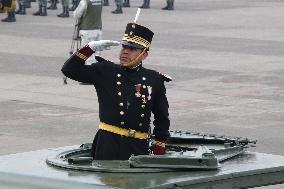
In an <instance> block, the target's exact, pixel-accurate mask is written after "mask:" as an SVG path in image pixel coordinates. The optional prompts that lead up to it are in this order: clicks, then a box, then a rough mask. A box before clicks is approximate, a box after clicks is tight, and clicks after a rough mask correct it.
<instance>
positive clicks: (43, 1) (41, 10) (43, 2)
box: [33, 0, 47, 16]
mask: <svg viewBox="0 0 284 189" xmlns="http://www.w3.org/2000/svg"><path fill="white" fill-rule="evenodd" d="M46 6H47V0H38V11H37V12H35V13H33V15H34V16H47V12H46Z"/></svg>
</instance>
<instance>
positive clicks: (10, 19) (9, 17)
mask: <svg viewBox="0 0 284 189" xmlns="http://www.w3.org/2000/svg"><path fill="white" fill-rule="evenodd" d="M1 21H2V22H16V18H15V11H12V12H8V13H7V18H4V19H2V20H1Z"/></svg>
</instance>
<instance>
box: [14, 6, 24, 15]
mask: <svg viewBox="0 0 284 189" xmlns="http://www.w3.org/2000/svg"><path fill="white" fill-rule="evenodd" d="M15 13H16V14H22V15H24V14H26V6H25V4H22V5H19V10H17V11H16V12H15Z"/></svg>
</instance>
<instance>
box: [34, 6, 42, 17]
mask: <svg viewBox="0 0 284 189" xmlns="http://www.w3.org/2000/svg"><path fill="white" fill-rule="evenodd" d="M41 14H42V10H41V5H38V11H36V12H35V13H33V15H34V16H39V15H41Z"/></svg>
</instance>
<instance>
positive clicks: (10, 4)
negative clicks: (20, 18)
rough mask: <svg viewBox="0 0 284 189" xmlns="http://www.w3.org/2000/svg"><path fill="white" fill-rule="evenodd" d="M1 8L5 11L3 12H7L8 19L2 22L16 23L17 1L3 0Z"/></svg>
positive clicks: (0, 4)
mask: <svg viewBox="0 0 284 189" xmlns="http://www.w3.org/2000/svg"><path fill="white" fill-rule="evenodd" d="M0 8H1V9H2V10H3V12H7V17H6V18H4V19H2V20H1V21H2V22H16V16H15V9H16V0H2V1H1V3H0Z"/></svg>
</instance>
